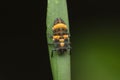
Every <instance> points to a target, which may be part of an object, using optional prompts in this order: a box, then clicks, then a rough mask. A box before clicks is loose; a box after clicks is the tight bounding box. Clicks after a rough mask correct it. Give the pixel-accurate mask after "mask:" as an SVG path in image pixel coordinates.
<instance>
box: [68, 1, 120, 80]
mask: <svg viewBox="0 0 120 80" xmlns="http://www.w3.org/2000/svg"><path fill="white" fill-rule="evenodd" d="M68 9H69V14H70V15H69V19H70V30H71V43H72V56H71V66H72V80H120V5H119V4H118V2H117V1H113V0H112V1H108V0H87V1H83V0H74V1H73V0H70V1H68Z"/></svg>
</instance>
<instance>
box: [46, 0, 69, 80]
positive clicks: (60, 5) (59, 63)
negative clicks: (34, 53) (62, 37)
mask: <svg viewBox="0 0 120 80" xmlns="http://www.w3.org/2000/svg"><path fill="white" fill-rule="evenodd" d="M56 18H61V19H63V20H64V22H65V23H66V25H67V26H68V30H69V22H68V13H67V4H66V0H48V6H47V41H48V43H53V41H52V39H51V38H50V35H52V27H53V23H54V20H55V19H56ZM53 48H54V47H53V46H52V45H49V44H48V49H49V57H50V63H51V69H52V74H53V79H54V80H71V71H70V66H71V65H70V52H69V51H67V52H65V53H64V55H58V53H57V52H56V51H55V52H54V53H53V57H51V51H52V49H53Z"/></svg>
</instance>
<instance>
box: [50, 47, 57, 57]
mask: <svg viewBox="0 0 120 80" xmlns="http://www.w3.org/2000/svg"><path fill="white" fill-rule="evenodd" d="M54 51H56V50H55V49H53V50H52V51H51V57H53V52H54Z"/></svg>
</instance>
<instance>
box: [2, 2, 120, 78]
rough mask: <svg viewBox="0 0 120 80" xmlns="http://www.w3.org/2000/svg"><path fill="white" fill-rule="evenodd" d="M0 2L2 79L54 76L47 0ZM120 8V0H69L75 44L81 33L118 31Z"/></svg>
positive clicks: (70, 20) (112, 32) (111, 32)
mask: <svg viewBox="0 0 120 80" xmlns="http://www.w3.org/2000/svg"><path fill="white" fill-rule="evenodd" d="M0 3H1V4H0V5H1V6H0V20H1V22H0V46H1V49H0V55H1V61H2V62H3V64H0V66H1V67H0V70H1V71H0V76H1V77H0V78H1V79H0V80H10V79H12V80H13V79H14V80H19V79H20V80H21V79H22V80H29V79H33V80H35V79H36V80H41V78H43V80H52V76H51V70H50V63H49V57H48V50H47V42H46V9H47V1H46V0H34V1H10V2H6V1H5V2H0ZM119 8H120V5H119V2H117V1H115V0H114V1H112V0H111V1H110V0H109V1H108V0H97V1H95V0H87V1H86V0H84V1H83V0H68V13H69V22H70V30H71V35H72V36H71V41H72V42H73V46H74V42H75V41H76V39H77V38H75V37H77V36H78V35H81V34H84V35H83V36H85V35H87V36H88V34H105V33H109V34H111V35H113V34H114V33H116V34H118V35H119V31H120V28H119V26H114V27H113V26H111V25H120V23H119V21H120V9H119ZM101 24H104V26H102V25H101ZM89 25H91V26H89ZM105 25H107V26H105ZM106 30H107V31H106ZM72 37H73V38H72ZM73 57H74V56H73ZM2 58H3V59H2ZM5 63H6V64H5Z"/></svg>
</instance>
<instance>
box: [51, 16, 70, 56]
mask: <svg viewBox="0 0 120 80" xmlns="http://www.w3.org/2000/svg"><path fill="white" fill-rule="evenodd" d="M52 32H53V35H52V39H53V45H54V49H53V50H52V51H51V57H52V56H53V53H54V51H57V52H58V54H64V53H65V52H66V51H68V50H69V51H70V53H71V47H70V40H69V38H70V34H69V33H68V27H67V25H66V24H65V22H64V21H63V20H62V19H61V18H56V20H55V21H54V25H53V27H52Z"/></svg>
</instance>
